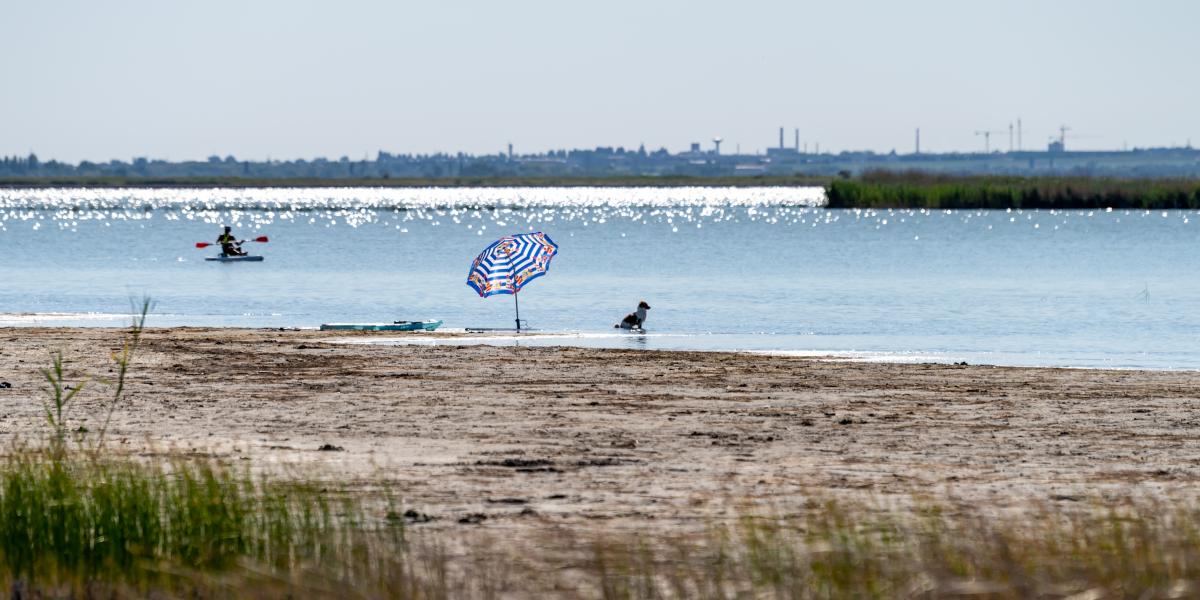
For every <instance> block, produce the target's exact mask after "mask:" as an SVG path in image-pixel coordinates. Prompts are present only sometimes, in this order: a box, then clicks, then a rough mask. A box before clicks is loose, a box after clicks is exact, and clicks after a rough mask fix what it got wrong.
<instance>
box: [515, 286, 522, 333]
mask: <svg viewBox="0 0 1200 600" xmlns="http://www.w3.org/2000/svg"><path fill="white" fill-rule="evenodd" d="M513 307H514V308H516V310H517V331H520V330H521V303H520V302H519V301H518V300H517V293H516V292H513Z"/></svg>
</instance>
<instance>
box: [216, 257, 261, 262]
mask: <svg viewBox="0 0 1200 600" xmlns="http://www.w3.org/2000/svg"><path fill="white" fill-rule="evenodd" d="M204 260H211V261H215V262H262V260H263V257H261V256H209V257H208V258H205V259H204Z"/></svg>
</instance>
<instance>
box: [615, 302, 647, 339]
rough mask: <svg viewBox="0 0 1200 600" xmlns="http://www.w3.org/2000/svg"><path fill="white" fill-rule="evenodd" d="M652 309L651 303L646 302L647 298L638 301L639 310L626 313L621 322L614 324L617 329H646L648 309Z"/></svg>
mask: <svg viewBox="0 0 1200 600" xmlns="http://www.w3.org/2000/svg"><path fill="white" fill-rule="evenodd" d="M648 310H650V305H649V304H646V301H645V300H642V301H641V302H638V307H637V310H636V311H634V312H631V313H629V314H627V315H625V318H624V319H621V322H620V323H617V324H616V325H613V327H615V328H617V329H630V330H634V331H643V330H645V326H644V325H645V323H646V311H648Z"/></svg>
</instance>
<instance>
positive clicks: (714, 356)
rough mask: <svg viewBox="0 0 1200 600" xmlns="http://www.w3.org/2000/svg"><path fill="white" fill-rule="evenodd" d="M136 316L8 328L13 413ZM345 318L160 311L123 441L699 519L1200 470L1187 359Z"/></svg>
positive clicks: (614, 515)
mask: <svg viewBox="0 0 1200 600" xmlns="http://www.w3.org/2000/svg"><path fill="white" fill-rule="evenodd" d="M122 334H123V332H122V331H119V330H112V329H32V328H30V329H26V328H18V329H3V330H0V342H3V343H2V344H0V380H3V381H8V382H11V384H12V387H11V388H7V389H0V435H2V436H3V437H4V438H8V439H17V438H20V439H26V440H28V439H30V438H31V437H34V436H37V435H39V433H41V432H44V431H45V424H44V420H43V417H42V405H41V399H42V398H43V396H44V389H45V387H46V386H45V384H44V382H43V381H42V380H41V376H40V375H39V373H38V369H39V368H40V367H44V366H46V365H48V364H49V362H50V353H51V352H52V351H54V350H61V351H62V352H63V354H64V357H65V359H66V360H67V362H68V364H69V366H70V368H71V370H72V377H71V379H73V380H74V379H82V378H83V377H85V376H91V377H93V378H99V377H111V375H112V373H111V372H110V371H109V368H110V366H111V358H110V354H111V352H113V351H115V350H117V349H119V348H120V344H121V337H122ZM369 335H372V334H361V335H360V337H366V336H369ZM389 335H390V336H393V337H394V336H395V334H394V333H391V334H389ZM345 337H346V334H345V333H322V332H315V331H275V330H244V329H195V328H178V329H154V330H149V331H148V332H147V334H146V336H145V338H144V345H143V347H142V349H141V351H140V352H139V354H138V355H137V356H136V358H135V364H134V371H133V375H132V383H131V385H130V387H129V397H128V402H127V403H126V404H125V405H123V406H122V407H120V408H119V409H118V410H117V411H116V413H115V415H114V418H113V424H112V426H111V428H110V438H111V439H112V440H113V445H114V446H116V447H119V448H125V449H128V451H130V452H133V453H147V452H162V451H164V450H173V451H181V452H183V451H203V452H212V453H215V454H218V455H220V456H225V457H230V458H237V459H248V460H249V463H248V464H253V465H254V466H255V468H279V469H281V470H282V471H284V472H286V471H288V470H289V469H290V468H291V467H292V466H294V465H299V466H301V467H303V468H304V469H305V470H306V473H311V472H313V471H315V472H317V473H320V474H321V477H324V478H327V479H329V480H330V483H331V484H334V485H339V486H345V487H348V488H354V487H368V486H377V485H381V484H382V485H386V486H388V487H390V489H391V490H392V492H393V493H394V494H395V495H396V496H397V498H398V499H399V501H400V502H401V503H402V504H403V505H404V506H405V507H409V508H415V509H417V510H419V511H420V512H423V513H425V514H428V515H431V516H434V517H438V518H439V521H438V522H441V523H457V522H458V520H459V519H460V518H463V517H464V516H467V515H471V514H483V515H486V516H488V517H489V521H488V522H489V523H509V524H510V525H511V526H519V523H521V522H530V520H528V519H522V518H521V516H520V515H521V514H522V511H524V514H525V515H529V514H538V515H542V516H544V517H548V518H554V519H563V520H564V522H587V521H590V520H604V521H606V522H609V523H612V524H620V525H622V526H625V525H628V526H633V527H642V526H646V525H648V524H651V523H653V524H658V525H668V524H672V523H674V524H678V523H680V522H684V521H692V522H700V521H704V520H708V519H711V518H715V517H719V516H720V515H730V514H735V513H736V512H737V511H739V510H744V507H743V508H738V507H737V505H739V504H741V503H743V502H755V503H761V504H764V505H767V506H769V507H771V509H772V510H785V511H786V510H790V509H791V508H792V507H793V506H799V503H800V502H802V500H803V499H804V498H806V497H811V495H813V494H817V495H843V494H863V495H868V496H871V497H873V498H877V499H878V498H884V499H895V500H896V501H897V502H903V501H904V500H903V499H905V498H911V497H913V495H914V494H917V495H928V494H934V495H938V496H942V497H945V498H953V499H954V500H955V501H959V502H970V503H973V504H977V505H979V504H987V503H990V504H992V505H995V506H996V507H1000V508H1003V507H1006V506H1014V505H1018V504H1019V503H1022V502H1024V501H1027V500H1029V499H1034V500H1044V501H1047V502H1071V501H1072V500H1075V499H1078V498H1081V497H1087V496H1095V495H1106V494H1107V495H1120V496H1126V495H1136V494H1149V495H1154V494H1164V493H1170V494H1177V493H1190V492H1191V491H1192V490H1193V489H1194V487H1195V483H1196V482H1197V480H1198V479H1200V444H1198V443H1197V442H1198V441H1200V409H1198V406H1197V400H1198V396H1200V374H1198V373H1193V372H1150V371H1098V370H1070V369H1040V368H998V367H987V366H968V367H964V366H952V365H934V364H920V365H890V364H866V363H850V362H834V361H820V360H809V359H798V358H786V357H772V356H757V355H748V354H732V353H715V352H713V353H710V352H653V351H630V350H594V349H579V348H528V347H522V348H515V347H490V346H433V347H430V346H367V345H347V344H337V343H331V340H334V339H338V338H345ZM89 386H90V387H89V389H86V390H85V391H84V392H83V393H82V394H80V397H79V400H78V406H75V407H73V408H72V409H71V414H72V415H73V418H74V419H75V424H76V425H78V424H84V425H86V426H87V427H88V428H89V429H91V430H92V431H93V432H94V431H95V430H96V429H97V427H98V425H99V421H100V420H101V415H100V411H99V410H98V409H97V407H98V406H99V405H100V403H101V402H102V401H103V399H104V398H105V396H106V394H108V393H109V391H108V388H107V387H106V386H105V385H104V384H102V383H99V382H93V383H91V384H89ZM0 443H2V440H0ZM325 444H329V445H332V446H336V447H340V448H342V449H343V450H340V451H339V450H333V451H320V450H318V448H319V447H321V446H322V445H325Z"/></svg>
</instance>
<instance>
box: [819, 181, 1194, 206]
mask: <svg viewBox="0 0 1200 600" xmlns="http://www.w3.org/2000/svg"><path fill="white" fill-rule="evenodd" d="M825 195H826V198H827V200H828V206H829V208H924V209H954V208H958V209H1008V208H1013V209H1018V208H1019V209H1093V210H1094V209H1106V208H1112V209H1138V210H1168V209H1191V210H1194V209H1200V180H1195V179H1109V178H1099V177H953V176H940V175H931V174H926V173H911V172H910V173H891V172H869V173H865V174H863V176H862V177H860V178H857V179H843V180H836V181H832V182H830V183H829V184H828V185H827V186H826V188H825Z"/></svg>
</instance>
